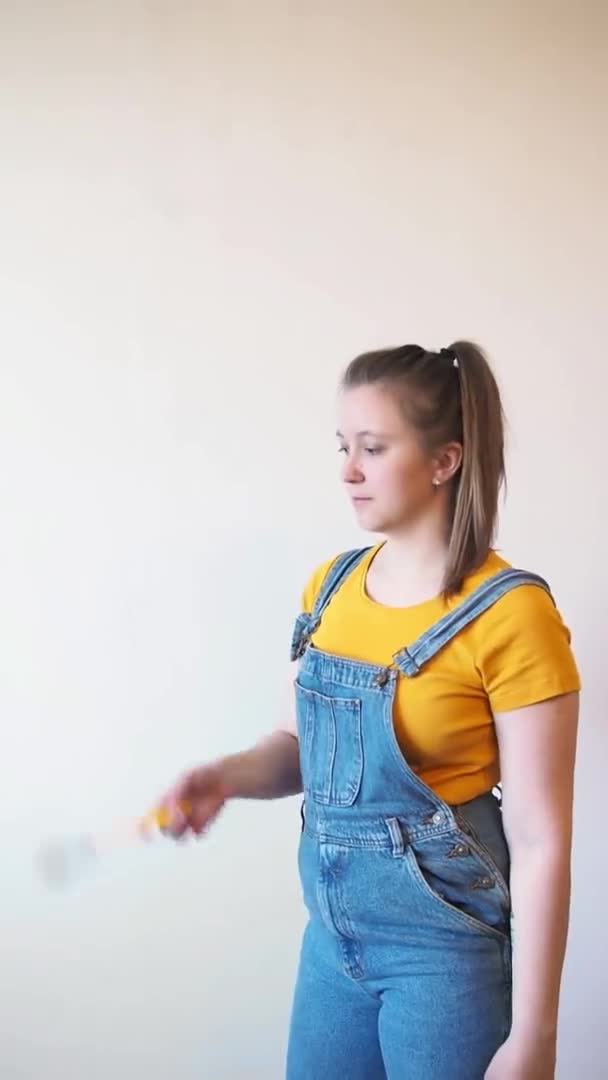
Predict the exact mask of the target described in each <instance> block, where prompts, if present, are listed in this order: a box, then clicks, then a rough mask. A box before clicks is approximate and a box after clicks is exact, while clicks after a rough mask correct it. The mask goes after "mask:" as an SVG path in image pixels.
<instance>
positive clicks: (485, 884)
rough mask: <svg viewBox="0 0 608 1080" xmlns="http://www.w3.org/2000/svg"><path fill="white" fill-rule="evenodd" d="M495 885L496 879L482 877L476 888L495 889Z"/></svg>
mask: <svg viewBox="0 0 608 1080" xmlns="http://www.w3.org/2000/svg"><path fill="white" fill-rule="evenodd" d="M495 884H496V882H495V881H494V878H491V877H482V878H479V880H478V881H476V882H475V888H477V889H493V888H494V886H495Z"/></svg>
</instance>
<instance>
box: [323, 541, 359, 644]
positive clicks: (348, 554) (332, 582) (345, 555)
mask: <svg viewBox="0 0 608 1080" xmlns="http://www.w3.org/2000/svg"><path fill="white" fill-rule="evenodd" d="M368 551H371V548H370V547H363V548H353V549H352V550H351V551H344V552H342V554H341V555H338V557H337V558H336V559H334V561H333V563H332V564H331V566H330V568H329V570H328V571H327V573H326V575H325V577H324V578H323V581H322V583H321V588H320V589H319V592H318V593H317V597H316V600H315V603H314V607H313V609H312V612H311V615H310V622H311V632H313V633H314V631H315V630H316V629H317V627H318V625H319V623H320V621H321V616H322V614H323V612H324V611H325V608H326V607H327V605H328V604H329V601H330V600H331V598H332V596H333V595H334V593H336V592H337V591H338V589H339V588H340V585H341V584H342V582H343V581H344V580H345V579H346V578H347V577H348V575H349V574H350V573H351V571H352V570H354V569H355V567H356V566H358V564H359V563H360V562H361V560H362V558H363V557H364V556H365V555H367V552H368Z"/></svg>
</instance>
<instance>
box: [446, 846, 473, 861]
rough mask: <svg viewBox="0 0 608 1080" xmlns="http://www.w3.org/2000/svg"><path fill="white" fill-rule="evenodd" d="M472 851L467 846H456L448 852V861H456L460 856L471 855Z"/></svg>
mask: <svg viewBox="0 0 608 1080" xmlns="http://www.w3.org/2000/svg"><path fill="white" fill-rule="evenodd" d="M470 854H471V849H470V847H468V846H467V845H466V844H454V847H453V848H452V849H451V851H448V859H454V858H456V857H457V856H459V855H470Z"/></svg>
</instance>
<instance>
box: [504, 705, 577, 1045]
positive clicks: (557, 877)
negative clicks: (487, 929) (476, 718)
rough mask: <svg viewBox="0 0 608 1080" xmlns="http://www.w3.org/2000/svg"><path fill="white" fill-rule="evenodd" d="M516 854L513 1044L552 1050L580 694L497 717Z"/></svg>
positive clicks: (566, 904)
mask: <svg viewBox="0 0 608 1080" xmlns="http://www.w3.org/2000/svg"><path fill="white" fill-rule="evenodd" d="M495 722H496V732H497V737H498V744H499V750H500V763H501V781H502V789H503V821H504V828H505V833H506V837H507V841H508V844H509V849H510V854H511V898H512V909H513V1026H512V1031H511V1036H510V1041H511V1043H513V1042H514V1041H515V1042H521V1044H522V1045H527V1046H530V1045H531V1044H534V1045H536V1046H537V1047H539V1046H540V1047H541V1048H542V1047H543V1046H544V1047H545V1048H546V1049H547V1050H548V1052H549V1053H551V1052H552V1051H553V1052H554V1047H555V1041H556V1031H557V1016H558V1004H559V992H560V982H561V975H562V967H563V962H564V954H565V949H566V938H567V931H568V918H569V905H570V857H571V843H572V800H573V787H574V765H575V753H576V737H577V728H578V693H570V694H563V695H561V696H560V697H556V698H552V699H550V700H547V701H542V702H540V703H539V704H536V705H529V706H527V707H525V708H521V709H515V710H513V711H512V712H503V713H499V714H497V715H496V716H495Z"/></svg>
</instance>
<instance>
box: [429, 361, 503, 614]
mask: <svg viewBox="0 0 608 1080" xmlns="http://www.w3.org/2000/svg"><path fill="white" fill-rule="evenodd" d="M449 352H451V353H452V354H453V355H454V357H455V363H456V366H457V371H458V381H459V385H460V415H461V429H462V440H461V441H462V464H461V467H460V470H459V473H458V474H457V475H456V477H455V478H454V489H453V499H452V514H451V533H450V542H449V548H448V560H447V565H446V571H445V580H444V592H445V593H446V594H447V595H449V594H451V593H454V592H458V590H459V589H460V588H461V586H462V582H463V579H464V578H465V577H466V575H467V574H469V573H470V572H471V571H472V570H474V569H475V568H476V567H477V566H479V565H480V563H482V562H483V560H484V559H485V557H486V555H487V553H488V550H489V549H490V547H491V545H492V541H493V539H494V531H495V527H496V518H497V513H498V497H499V493H500V489H501V486H502V485H503V483H504V480H505V464H504V416H503V409H502V404H501V400H500V393H499V390H498V386H497V384H496V380H495V378H494V375H493V374H492V371H491V369H490V366H489V364H488V362H487V360H486V358H485V356H484V354H483V352H482V351H481V349H479V348H478V347H477V346H476V345H473V344H472V343H471V342H469V341H457V342H455V344H453V345H451V346H450V349H449Z"/></svg>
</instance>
